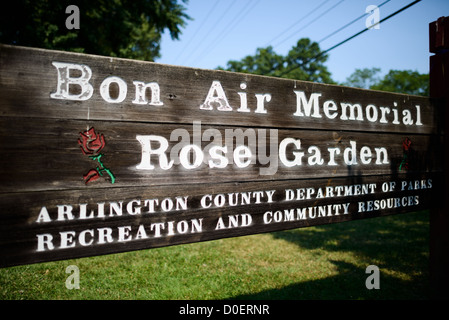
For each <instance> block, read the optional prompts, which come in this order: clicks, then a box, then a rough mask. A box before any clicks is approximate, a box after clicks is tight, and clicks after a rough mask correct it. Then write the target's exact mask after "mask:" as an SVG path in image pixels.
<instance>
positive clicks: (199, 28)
mask: <svg viewBox="0 0 449 320" xmlns="http://www.w3.org/2000/svg"><path fill="white" fill-rule="evenodd" d="M211 3H212V7H211V8H210V9H209V12H208V13H207V14H206V18H204V19H203V21H201V24H200V25H199V26H198V28H197V29H196V31H195V32H194V34H193V37H192V38H191V39H190V41H189V42H188V43H187V44H186V45H185V46H184V49H183V50H181V51H180V52H179V54H178V56H177V57H176V59H175V60H174V61H173V63H175V62H176V61H178V59H179V57H181V56H182V55H183V53H184V52H185V51H186V49H187V48H188V47H189V45H191V44H192V43H193V39H194V38H195V36H196V35H197V34H198V32H199V31H200V30H201V29H202V28H203V26H204V24H205V23H206V21H207V20H208V18H209V17H210V16H211V15H212V12H213V11H214V10H215V6H216V3H215V2H211Z"/></svg>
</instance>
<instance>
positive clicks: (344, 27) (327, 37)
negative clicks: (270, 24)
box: [317, 0, 391, 43]
mask: <svg viewBox="0 0 449 320" xmlns="http://www.w3.org/2000/svg"><path fill="white" fill-rule="evenodd" d="M390 1H391V0H386V1H384V2H382V3H381V4H380V5H378V6H377V7H378V8H380V7H382V6H383V5H384V4H386V3H388V2H390ZM368 14H369V13H368V12H366V13H364V14H362V15H361V16H360V17H358V18H355V19H354V20H352V21H351V22H349V23H347V24H345V25H344V26H342V27H341V28H339V29H337V30H335V31H334V32H332V33H330V34H329V35H327V36H325V37H324V38H322V39H320V40H318V41H317V42H318V43H321V42H323V41H324V40H326V39H329V38H330V37H332V36H333V35H335V34H337V33H338V32H340V31H342V30H344V29H346V28H347V27H349V26H350V25H352V24H353V23H355V22H357V21H359V20H360V19H362V18H364V17H365V16H366V15H368Z"/></svg>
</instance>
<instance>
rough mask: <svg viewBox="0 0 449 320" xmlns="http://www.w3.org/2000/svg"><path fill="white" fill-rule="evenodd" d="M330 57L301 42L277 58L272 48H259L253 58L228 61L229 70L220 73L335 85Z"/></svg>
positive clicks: (315, 45)
mask: <svg viewBox="0 0 449 320" xmlns="http://www.w3.org/2000/svg"><path fill="white" fill-rule="evenodd" d="M327 58H328V56H327V55H325V54H323V53H322V51H321V49H320V47H319V45H318V43H316V42H312V41H310V39H307V38H302V39H300V40H299V41H298V42H297V44H296V45H295V46H293V47H292V48H291V50H290V51H289V52H288V53H287V55H286V56H282V55H279V54H277V53H276V52H275V51H274V50H273V47H271V46H269V47H266V48H258V49H257V50H256V54H255V55H253V56H246V57H244V58H243V59H241V60H239V61H237V60H231V61H228V63H227V66H226V68H222V67H219V69H222V70H227V71H234V72H243V73H252V74H258V75H266V76H274V77H283V78H290V79H297V80H306V81H314V82H322V83H333V81H332V79H331V74H330V72H329V71H328V70H327V67H326V66H325V65H324V62H326V60H327Z"/></svg>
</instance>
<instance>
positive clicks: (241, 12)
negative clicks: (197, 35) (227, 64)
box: [194, 0, 259, 63]
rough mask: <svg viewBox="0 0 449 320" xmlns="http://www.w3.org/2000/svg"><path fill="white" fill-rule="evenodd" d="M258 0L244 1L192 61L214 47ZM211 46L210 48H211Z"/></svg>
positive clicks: (202, 56) (200, 57)
mask: <svg viewBox="0 0 449 320" xmlns="http://www.w3.org/2000/svg"><path fill="white" fill-rule="evenodd" d="M258 3H259V1H258V0H251V1H249V2H246V5H245V6H244V7H243V9H242V10H240V12H239V13H238V14H237V15H235V16H234V19H233V20H231V22H230V23H229V24H227V26H226V27H225V28H224V29H223V30H222V31H221V33H220V34H219V35H217V36H214V39H213V42H212V43H210V44H209V45H207V46H206V48H204V50H203V51H202V53H201V54H200V55H198V57H197V59H196V60H195V61H194V63H196V62H197V61H198V60H199V59H202V58H204V57H205V56H206V55H207V53H208V52H211V51H212V49H213V48H215V47H216V46H217V45H218V43H219V42H221V41H222V40H223V39H224V38H225V36H226V35H227V34H230V33H231V31H232V30H233V29H234V28H235V27H236V26H237V25H238V24H239V23H240V22H241V20H242V18H243V17H245V16H246V14H247V13H248V12H249V11H251V10H252V9H253V8H254V7H255V6H256V5H257V4H258ZM211 48H212V49H211Z"/></svg>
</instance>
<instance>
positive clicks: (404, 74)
mask: <svg viewBox="0 0 449 320" xmlns="http://www.w3.org/2000/svg"><path fill="white" fill-rule="evenodd" d="M379 72H380V69H379V68H372V69H368V68H365V69H356V70H355V71H354V72H353V73H352V74H351V75H350V76H349V77H348V78H347V79H346V82H344V83H343V85H346V86H350V87H356V88H363V89H372V90H381V91H390V92H397V93H406V94H414V95H422V96H428V95H429V75H428V74H420V73H419V72H417V71H412V70H390V71H389V72H388V73H387V74H386V75H385V76H384V77H383V78H380V77H379V76H377V74H378V73H379Z"/></svg>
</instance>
